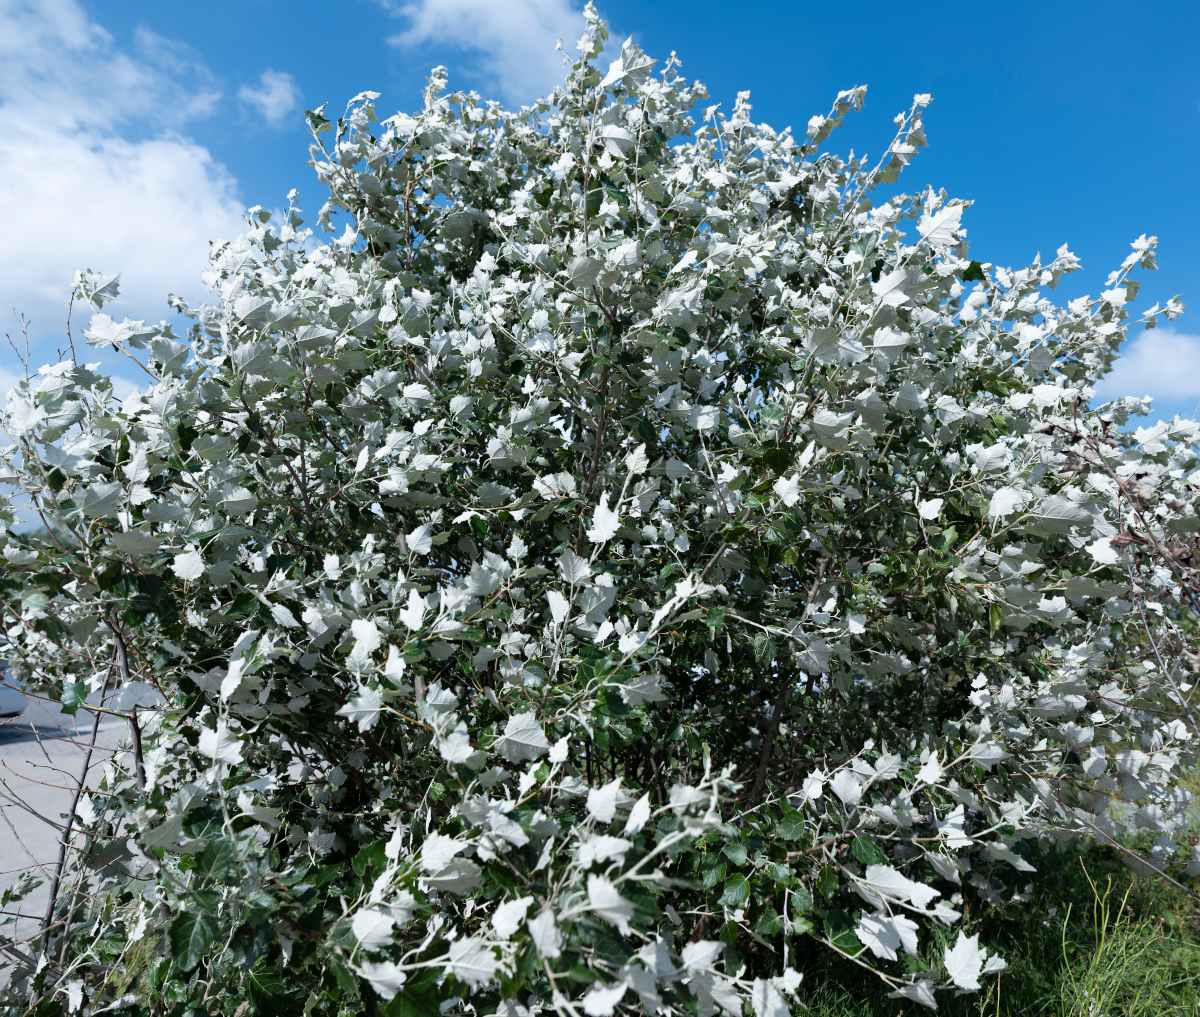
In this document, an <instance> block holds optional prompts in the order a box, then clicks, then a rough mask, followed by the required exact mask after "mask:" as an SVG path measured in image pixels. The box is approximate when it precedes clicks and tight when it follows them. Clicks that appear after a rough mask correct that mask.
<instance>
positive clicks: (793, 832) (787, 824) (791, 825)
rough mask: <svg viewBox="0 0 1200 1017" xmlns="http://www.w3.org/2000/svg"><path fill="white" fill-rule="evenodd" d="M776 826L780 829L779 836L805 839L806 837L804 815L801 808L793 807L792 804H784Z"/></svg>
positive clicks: (789, 838) (788, 838) (790, 838)
mask: <svg viewBox="0 0 1200 1017" xmlns="http://www.w3.org/2000/svg"><path fill="white" fill-rule="evenodd" d="M775 828H776V829H777V830H778V831H779V836H780V837H782V838H783V839H784V840H803V839H804V817H803V816H802V815H801V814H800V812H799V810H797V809H793V808H791V807H790V806H784V809H783V814H782V815H781V816H780V817H779V822H778V823H777V824H776V826H775Z"/></svg>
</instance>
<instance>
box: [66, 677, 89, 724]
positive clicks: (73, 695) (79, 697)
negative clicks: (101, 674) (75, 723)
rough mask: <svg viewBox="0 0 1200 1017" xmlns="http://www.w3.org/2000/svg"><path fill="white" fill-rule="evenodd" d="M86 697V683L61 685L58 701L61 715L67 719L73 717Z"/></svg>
mask: <svg viewBox="0 0 1200 1017" xmlns="http://www.w3.org/2000/svg"><path fill="white" fill-rule="evenodd" d="M87 696H88V687H87V682H66V683H65V684H64V685H63V690H62V698H61V699H60V700H59V702H60V703H61V705H62V711H63V713H65V714H66V715H67V716H68V717H73V716H75V714H76V713H78V712H79V708H80V707H81V706H82V705H83V704H84V703H86V702H87Z"/></svg>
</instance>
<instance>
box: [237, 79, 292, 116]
mask: <svg viewBox="0 0 1200 1017" xmlns="http://www.w3.org/2000/svg"><path fill="white" fill-rule="evenodd" d="M238 98H239V99H241V100H242V102H244V103H245V104H246V105H247V106H250V107H251V108H252V109H254V110H257V111H258V113H259V114H260V115H261V116H262V118H263V119H264V120H266V121H267V123H268V124H270V125H271V126H272V127H279V126H281V125H282V124H283V123H284V122H285V121H286V120H287V118H288V116H289V115H290V114H291V112H292V110H294V109H295V108H296V107H297V106H298V105H299V104H300V89H299V88H297V87H296V79H295V78H293V77H292V76H291V75H290V74H287V73H286V72H284V71H273V70H265V71H263V72H262V76H261V77H260V78H259V79H258V84H257V85H243V86H242V87H241V88H240V89H238Z"/></svg>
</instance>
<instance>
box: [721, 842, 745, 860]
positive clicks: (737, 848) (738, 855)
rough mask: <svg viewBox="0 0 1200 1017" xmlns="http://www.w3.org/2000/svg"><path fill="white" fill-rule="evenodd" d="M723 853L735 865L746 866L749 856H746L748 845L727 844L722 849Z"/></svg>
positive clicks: (739, 843)
mask: <svg viewBox="0 0 1200 1017" xmlns="http://www.w3.org/2000/svg"><path fill="white" fill-rule="evenodd" d="M721 853H722V854H723V855H724V856H725V857H726V858H728V859H729V860H730V861H731V862H733V864H734V865H745V864H746V859H747V857H748V855H747V854H746V845H745V844H743V843H742V842H741V841H736V840H735V841H733V842H732V843H729V844H726V845H725V847H723V848H722V849H721Z"/></svg>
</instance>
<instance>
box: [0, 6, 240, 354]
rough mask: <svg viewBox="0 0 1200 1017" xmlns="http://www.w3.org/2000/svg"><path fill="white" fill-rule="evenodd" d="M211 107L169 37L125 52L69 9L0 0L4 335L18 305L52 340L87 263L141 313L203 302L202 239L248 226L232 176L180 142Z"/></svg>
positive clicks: (204, 87)
mask: <svg viewBox="0 0 1200 1017" xmlns="http://www.w3.org/2000/svg"><path fill="white" fill-rule="evenodd" d="M219 99H220V89H219V87H218V84H217V82H216V79H215V77H214V75H213V74H212V73H211V72H210V71H209V70H208V68H207V67H206V66H205V65H204V64H203V62H202V61H201V60H200V59H199V58H198V57H197V56H196V55H195V54H194V53H192V51H191V50H190V49H189V48H188V47H187V46H186V45H184V44H182V43H179V42H178V41H174V40H170V39H167V38H165V37H163V36H160V35H158V34H156V33H154V32H151V31H149V30H147V29H141V30H139V31H138V32H137V33H135V36H134V39H133V41H132V43H131V45H130V46H129V47H126V48H123V47H121V46H119V45H118V44H117V43H116V41H115V40H114V39H113V37H112V36H111V35H110V34H109V33H108V32H107V31H106V30H105V29H104V28H103V27H102V26H101V25H99V24H97V23H96V22H94V21H93V20H91V18H90V17H89V16H88V14H87V12H86V11H85V10H84V9H83V8H82V7H81V6H80V4H79V3H78V2H76V0H0V127H3V130H4V134H5V143H4V145H3V146H0V180H3V186H0V221H3V222H4V225H5V230H6V241H5V243H3V244H0V326H3V330H5V331H8V330H10V327H11V324H12V316H11V312H12V310H13V309H14V308H15V309H19V310H20V311H21V312H22V313H24V314H26V315H28V316H29V318H30V319H31V322H32V328H31V333H32V336H33V338H34V339H35V341H36V340H38V339H42V340H45V341H47V342H48V343H54V342H61V340H59V339H57V338H56V337H57V335H58V334H60V333H61V331H62V321H63V318H64V313H65V307H66V298H67V296H68V292H69V288H70V284H71V278H72V275H73V273H74V271H75V270H76V269H77V268H82V267H89V266H90V267H94V268H96V269H100V270H106V271H114V272H120V273H121V274H122V292H123V299H122V302H121V306H122V307H123V308H124V309H125V310H126V312H127V313H130V314H134V315H136V316H139V317H141V316H145V317H147V318H150V319H153V318H156V317H160V316H165V315H166V314H167V309H166V305H165V297H166V294H167V293H168V292H169V291H172V290H174V291H175V292H179V293H181V294H183V295H185V296H190V297H192V298H193V299H197V298H199V297H200V296H201V295H202V294H203V288H202V287H201V285H200V283H199V281H198V280H199V275H200V273H201V271H202V270H203V268H204V266H205V264H206V259H207V253H208V243H209V241H210V240H213V239H218V238H225V237H229V236H233V235H235V234H236V233H239V232H240V231H241V230H242V228H243V226H244V223H243V218H242V208H241V205H240V203H239V201H238V198H237V185H236V182H235V180H234V178H233V177H232V175H231V174H230V173H229V172H228V170H226V169H225V167H224V166H222V165H221V164H220V162H218V161H217V160H216V159H215V158H214V157H213V156H212V154H211V153H210V152H209V151H208V150H207V149H205V148H204V147H202V146H200V145H198V144H196V143H194V142H192V141H190V140H188V139H187V138H186V137H185V136H184V134H183V133H182V132H183V131H185V130H186V129H187V127H188V125H189V124H191V123H193V122H195V121H197V120H198V119H200V118H203V117H207V116H210V115H211V114H212V113H213V112H214V111H215V109H216V106H217V103H218V101H219ZM52 337H55V338H52ZM34 352H35V359H38V354H39V351H38V350H36V349H35V351H34ZM43 352H44V350H43ZM2 355H3V352H2V351H0V356H2Z"/></svg>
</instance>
